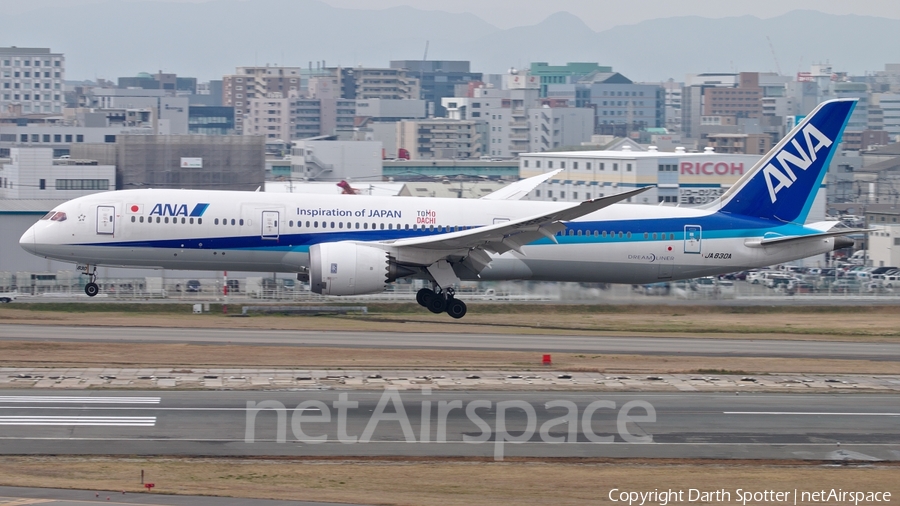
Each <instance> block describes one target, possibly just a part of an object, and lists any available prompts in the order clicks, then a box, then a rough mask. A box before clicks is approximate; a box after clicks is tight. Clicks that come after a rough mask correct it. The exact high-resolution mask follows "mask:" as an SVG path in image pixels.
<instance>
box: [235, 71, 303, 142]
mask: <svg viewBox="0 0 900 506" xmlns="http://www.w3.org/2000/svg"><path fill="white" fill-rule="evenodd" d="M300 70H301V69H300V67H269V66H266V67H237V69H235V73H234V74H232V75H227V76H224V77H223V78H222V102H223V103H222V105H226V106H231V107H234V129H235V131H236V132H237V133H241V132H243V129H244V121H245V116H246V115H247V113H248V111H249V110H250V100H251V99H256V98H266V97H269V96H272V95H271V94H272V93H280V94H281V95H280V96H281V97H283V98H290V97H297V96H300V94H301V91H302V90H301V83H300Z"/></svg>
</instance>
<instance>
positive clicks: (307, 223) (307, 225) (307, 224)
mask: <svg viewBox="0 0 900 506" xmlns="http://www.w3.org/2000/svg"><path fill="white" fill-rule="evenodd" d="M297 226H300V225H299V224H298V225H297ZM306 228H309V222H308V221H307V222H306Z"/></svg>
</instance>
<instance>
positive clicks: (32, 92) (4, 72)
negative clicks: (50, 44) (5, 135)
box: [0, 47, 66, 116]
mask: <svg viewBox="0 0 900 506" xmlns="http://www.w3.org/2000/svg"><path fill="white" fill-rule="evenodd" d="M65 78H66V59H65V57H64V56H63V54H62V53H51V52H50V49H48V48H36V47H0V116H3V115H9V116H21V115H30V114H54V113H55V114H59V113H61V112H62V109H63V104H64V103H65V97H64V96H63V91H64V90H63V81H64V80H65Z"/></svg>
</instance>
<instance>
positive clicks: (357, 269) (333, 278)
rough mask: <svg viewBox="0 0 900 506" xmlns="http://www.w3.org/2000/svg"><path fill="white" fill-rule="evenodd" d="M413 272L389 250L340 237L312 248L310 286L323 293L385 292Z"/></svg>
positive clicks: (310, 249)
mask: <svg viewBox="0 0 900 506" xmlns="http://www.w3.org/2000/svg"><path fill="white" fill-rule="evenodd" d="M413 272H414V271H413V270H411V269H407V268H405V267H403V266H400V265H397V264H396V263H394V262H393V261H392V260H391V257H390V255H389V254H388V252H387V251H385V250H383V249H379V248H376V247H373V246H368V245H365V244H360V243H356V242H352V241H339V242H326V243H320V244H315V245H313V246H310V248H309V281H310V289H311V290H312V291H313V292H316V293H320V294H322V295H363V294H367V293H381V292H383V291H384V289H385V287H386V285H387V284H388V283H390V282H392V281H394V280H395V279H397V278H398V277H401V276H407V275H409V274H412V273H413Z"/></svg>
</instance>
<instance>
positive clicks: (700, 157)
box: [519, 144, 826, 222]
mask: <svg viewBox="0 0 900 506" xmlns="http://www.w3.org/2000/svg"><path fill="white" fill-rule="evenodd" d="M760 158H761V156H759V155H745V154H722V153H715V152H713V150H712V148H707V149H706V150H704V152H702V153H687V152H685V151H684V150H683V149H676V151H675V152H661V151H657V150H653V149H651V150H646V151H637V150H636V149H635V148H634V147H633V145H632V144H626V145H624V146H623V148H622V149H620V150H617V151H612V150H604V151H568V152H549V153H525V154H523V155H521V156H520V159H519V172H520V174H521V176H522V177H531V176H536V175H538V174H543V173H546V172H549V171H551V170H555V169H563V172H561V173H560V174H558V175H556V176H554V177H553V179H551V180H550V181H547V182H545V183H543V184H541V185H540V186H539V187H538V188H536V189H535V190H534V191H533V192H532V193H530V194H529V195H528V196H527V197H526V198H528V199H532V200H551V201H562V202H579V201H583V200H588V199H592V198H598V197H603V196H608V195H612V194H615V193H620V192H622V191H625V190H629V189H634V188H640V187H644V186H651V185H652V186H654V188H653V189H651V190H648V191H647V192H645V193H642V194H641V195H639V196H637V197H633V201H634V202H635V203H640V204H651V205H660V204H661V205H679V206H697V205H702V204H707V203H710V202H712V201H714V200H715V199H717V198H719V196H721V195H722V193H724V192H725V190H727V189H728V188H729V187H730V186H731V185H733V184H734V183H735V182H737V180H738V179H740V177H741V176H743V175H744V174H745V173H747V172H748V171H749V170H750V169H751V168H752V167H753V165H754V164H756V162H758V161H759V160H760ZM825 197H826V192H825V188H824V187H823V188H822V189H820V190H819V194H818V195H817V197H816V200H815V202H814V204H813V208H812V211H811V212H810V215H809V218H808V220H809V221H810V222H815V221H822V220H824V219H825V202H826V198H825Z"/></svg>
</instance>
